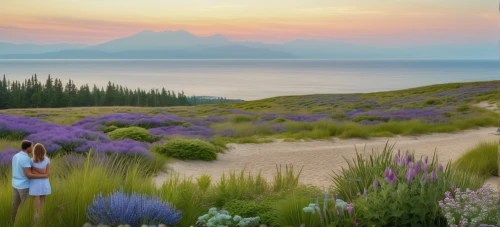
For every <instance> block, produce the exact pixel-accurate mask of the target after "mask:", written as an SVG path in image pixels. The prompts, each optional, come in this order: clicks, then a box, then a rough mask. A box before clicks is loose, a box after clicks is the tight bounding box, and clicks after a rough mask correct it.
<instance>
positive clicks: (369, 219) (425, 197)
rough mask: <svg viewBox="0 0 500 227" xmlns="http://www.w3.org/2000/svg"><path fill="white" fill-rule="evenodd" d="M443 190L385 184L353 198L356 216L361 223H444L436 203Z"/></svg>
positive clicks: (390, 224)
mask: <svg viewBox="0 0 500 227" xmlns="http://www.w3.org/2000/svg"><path fill="white" fill-rule="evenodd" d="M429 181H430V180H429ZM443 191H445V190H444V188H440V187H439V186H437V187H422V186H421V185H417V184H413V185H408V184H406V182H402V183H398V184H396V185H390V184H385V183H384V184H382V185H381V188H379V189H378V190H376V191H373V192H370V193H368V194H367V195H366V196H362V197H361V198H358V199H356V200H355V202H354V207H355V213H356V219H357V221H358V222H359V223H361V226H446V219H445V217H444V216H442V215H441V213H440V211H439V205H438V201H439V200H441V199H443V198H444V196H443V195H442V194H441V193H442V192H443Z"/></svg>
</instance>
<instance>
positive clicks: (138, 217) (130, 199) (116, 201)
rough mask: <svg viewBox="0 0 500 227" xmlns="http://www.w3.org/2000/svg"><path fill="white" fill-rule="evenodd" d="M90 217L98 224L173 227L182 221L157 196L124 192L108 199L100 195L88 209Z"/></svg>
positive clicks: (174, 210) (115, 193)
mask: <svg viewBox="0 0 500 227" xmlns="http://www.w3.org/2000/svg"><path fill="white" fill-rule="evenodd" d="M87 218H88V219H89V221H90V222H91V223H93V224H96V225H97V224H105V225H111V226H116V225H120V224H129V225H131V226H134V227H135V226H141V225H143V224H146V225H158V224H165V225H174V224H176V223H177V222H179V221H180V220H181V212H180V211H177V210H176V209H175V207H173V206H172V205H170V204H169V203H165V202H163V201H162V200H161V199H160V198H158V197H156V196H150V195H147V194H136V193H132V194H130V195H128V194H126V193H124V192H123V189H122V190H120V191H115V192H114V193H112V194H111V195H109V196H107V197H103V196H102V193H100V194H99V196H98V197H96V198H94V201H93V202H92V205H90V206H89V208H88V210H87Z"/></svg>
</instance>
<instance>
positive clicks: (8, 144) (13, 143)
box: [0, 139, 22, 152]
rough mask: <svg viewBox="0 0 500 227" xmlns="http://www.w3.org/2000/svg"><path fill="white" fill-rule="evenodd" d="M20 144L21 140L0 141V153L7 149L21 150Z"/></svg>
mask: <svg viewBox="0 0 500 227" xmlns="http://www.w3.org/2000/svg"><path fill="white" fill-rule="evenodd" d="M21 142H22V140H7V139H0V152H2V151H5V149H7V148H12V149H19V150H21Z"/></svg>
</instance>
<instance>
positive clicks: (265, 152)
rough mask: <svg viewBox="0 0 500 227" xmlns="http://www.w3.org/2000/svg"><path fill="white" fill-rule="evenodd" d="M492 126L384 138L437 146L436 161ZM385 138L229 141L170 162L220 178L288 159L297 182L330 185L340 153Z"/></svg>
mask: <svg viewBox="0 0 500 227" xmlns="http://www.w3.org/2000/svg"><path fill="white" fill-rule="evenodd" d="M496 130H497V128H481V129H478V130H471V131H465V132H462V133H456V134H433V135H423V136H416V137H394V138H389V143H391V144H394V143H396V145H395V149H401V150H410V151H415V153H416V155H418V156H420V155H427V156H432V155H433V153H434V151H435V150H436V149H437V152H438V155H439V158H440V162H442V163H446V162H447V161H448V160H453V159H456V158H458V157H459V156H460V155H461V154H462V153H464V152H465V151H466V150H468V149H470V148H472V147H474V146H475V145H477V144H478V143H479V142H481V141H494V140H498V139H499V136H497V135H494V134H493V133H495V132H496ZM386 142H387V138H376V139H369V140H362V139H347V140H340V139H335V140H333V141H313V142H276V143H270V144H232V145H230V146H231V147H232V148H231V150H229V151H227V152H226V153H224V154H220V155H219V156H218V160H216V161H213V162H204V161H189V162H185V161H175V162H173V163H170V164H169V166H170V167H171V168H172V169H173V170H174V171H175V172H178V173H180V174H182V175H185V176H194V177H197V176H200V175H201V174H203V173H206V174H209V175H211V176H212V179H215V180H217V179H220V177H221V175H222V173H224V172H226V173H228V172H231V171H234V170H236V171H240V170H241V169H242V168H244V167H245V166H246V169H247V170H249V171H251V172H258V171H259V170H262V174H263V176H264V177H266V178H268V179H272V177H273V176H274V174H275V172H276V164H282V165H285V164H293V165H294V166H295V167H299V168H300V167H302V166H303V171H302V174H301V182H302V183H305V184H311V185H316V186H320V187H328V186H329V185H331V182H330V180H329V176H328V175H329V174H331V173H332V171H338V170H340V168H341V167H345V166H346V162H345V160H344V158H343V157H346V158H348V159H351V158H353V157H354V156H355V148H354V147H355V146H356V147H357V149H358V151H363V149H364V146H365V145H366V148H367V149H366V150H367V151H371V150H372V149H375V150H377V149H378V150H382V149H383V148H384V145H385V143H386ZM166 177H168V175H167V174H160V175H159V176H158V177H156V178H155V182H156V183H157V184H158V185H160V184H161V183H162V182H163V181H164V180H165V179H166Z"/></svg>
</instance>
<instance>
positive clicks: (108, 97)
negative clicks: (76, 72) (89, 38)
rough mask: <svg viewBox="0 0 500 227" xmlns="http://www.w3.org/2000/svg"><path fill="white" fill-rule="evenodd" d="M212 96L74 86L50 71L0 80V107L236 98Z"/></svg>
mask: <svg viewBox="0 0 500 227" xmlns="http://www.w3.org/2000/svg"><path fill="white" fill-rule="evenodd" d="M240 101H242V100H232V99H226V98H214V97H197V96H191V97H187V96H186V95H185V94H184V92H180V93H176V92H174V91H170V90H166V89H165V88H162V89H161V90H159V89H151V90H142V89H140V88H137V89H129V88H127V87H124V86H121V85H117V84H114V83H111V82H108V85H107V86H106V87H105V88H104V87H100V88H99V87H97V86H96V85H95V84H94V85H93V86H92V87H90V86H89V85H88V84H84V85H81V86H80V87H78V86H77V85H76V84H75V83H74V82H73V81H72V80H69V81H68V82H67V83H66V84H65V85H63V82H62V81H61V80H60V79H57V78H56V79H54V78H52V77H51V76H50V75H49V76H48V78H47V80H46V81H45V83H42V82H41V81H39V80H38V78H37V75H36V74H35V75H34V76H32V77H31V78H29V79H26V80H24V81H17V80H15V81H9V80H7V79H6V77H5V75H4V76H3V79H2V80H1V81H0V109H10V108H58V107H90V106H142V107H161V106H190V105H200V104H222V103H229V102H240Z"/></svg>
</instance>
